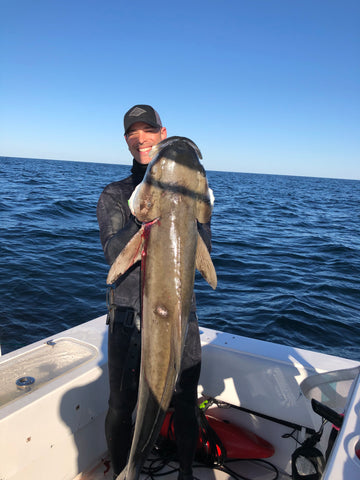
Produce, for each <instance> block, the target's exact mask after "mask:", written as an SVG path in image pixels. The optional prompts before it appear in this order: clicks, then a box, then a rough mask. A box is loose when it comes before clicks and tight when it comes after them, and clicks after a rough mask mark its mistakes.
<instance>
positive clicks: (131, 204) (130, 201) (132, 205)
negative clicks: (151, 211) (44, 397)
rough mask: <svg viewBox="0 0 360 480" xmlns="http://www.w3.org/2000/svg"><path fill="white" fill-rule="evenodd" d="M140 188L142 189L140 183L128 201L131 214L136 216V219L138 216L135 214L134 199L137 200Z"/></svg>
mask: <svg viewBox="0 0 360 480" xmlns="http://www.w3.org/2000/svg"><path fill="white" fill-rule="evenodd" d="M139 187H140V183H139V185H137V186H136V187H135V190H134V191H133V193H132V194H131V197H130V198H129V200H128V205H129V208H130V212H131V213H132V214H133V215H134V217H135V216H136V215H135V213H134V199H135V195H136V193H137V191H138V189H139Z"/></svg>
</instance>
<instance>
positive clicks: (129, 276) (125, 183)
mask: <svg viewBox="0 0 360 480" xmlns="http://www.w3.org/2000/svg"><path fill="white" fill-rule="evenodd" d="M145 171H146V165H141V164H139V163H138V162H136V161H135V160H134V161H133V167H132V169H131V172H132V174H131V175H130V176H129V177H127V178H125V179H124V180H121V181H118V182H113V183H111V184H109V185H108V186H107V187H106V188H105V189H104V191H103V192H102V194H101V196H100V198H99V202H98V206H97V218H98V222H99V227H100V239H101V243H102V246H103V249H104V254H105V258H106V261H107V262H108V264H109V265H111V264H112V263H113V262H114V260H115V258H116V257H117V255H118V254H119V253H120V251H121V250H122V249H123V248H124V246H125V245H126V244H127V243H128V241H129V240H130V238H132V236H133V235H134V234H135V233H136V232H137V231H138V230H139V228H140V225H141V224H140V223H139V222H138V221H137V220H136V219H135V218H134V216H133V215H132V214H131V212H130V209H129V206H128V200H129V198H130V196H131V194H132V192H133V191H134V189H135V187H136V186H137V185H138V184H139V183H140V182H141V181H142V179H143V177H144V174H145ZM198 229H199V232H200V234H201V236H202V238H203V240H204V241H205V243H206V245H207V247H208V248H209V250H210V244H211V233H210V225H209V224H198ZM109 300H110V301H109V304H110V307H109V308H110V310H109V315H108V318H109V323H110V327H109V341H108V365H109V381H110V398H109V410H108V413H107V417H106V422H105V434H106V439H107V444H108V448H109V452H110V456H111V461H112V465H113V469H114V472H115V473H116V474H119V473H120V472H121V471H122V470H123V468H124V467H125V465H126V462H127V457H128V453H129V449H130V445H131V435H132V412H133V410H134V408H135V405H136V401H137V392H138V381H139V370H140V333H139V331H138V328H139V326H138V322H137V319H138V318H139V316H140V262H138V263H137V264H136V265H134V266H133V267H132V268H131V269H130V270H129V271H128V272H126V273H125V274H124V275H123V276H122V277H120V278H119V280H118V281H117V283H116V285H115V290H114V291H113V294H112V295H111V297H110V299H109ZM195 311H196V307H195V296H193V302H192V308H191V313H190V318H189V327H188V332H187V336H186V340H185V347H184V354H183V359H182V365H181V374H180V376H179V380H178V382H177V384H176V387H175V392H174V395H173V399H172V404H173V406H174V408H175V415H174V426H175V435H176V439H177V448H178V456H179V462H180V470H181V476H182V477H184V478H185V479H186V478H190V477H191V475H192V468H191V466H192V462H193V459H194V454H195V449H196V443H197V438H198V418H197V384H198V380H199V375H200V366H201V346H200V336H199V327H198V322H197V317H196V313H195Z"/></svg>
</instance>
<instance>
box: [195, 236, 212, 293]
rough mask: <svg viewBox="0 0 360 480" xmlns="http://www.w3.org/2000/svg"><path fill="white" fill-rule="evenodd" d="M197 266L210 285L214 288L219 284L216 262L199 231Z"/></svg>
mask: <svg viewBox="0 0 360 480" xmlns="http://www.w3.org/2000/svg"><path fill="white" fill-rule="evenodd" d="M196 268H197V269H198V270H199V272H200V273H201V275H202V276H203V277H204V279H205V280H206V281H207V282H208V284H209V285H210V287H212V288H213V289H214V290H215V288H216V286H217V276H216V271H215V267H214V264H213V262H212V260H211V257H210V253H209V251H208V249H207V248H206V245H205V243H204V240H203V239H202V238H201V236H200V234H199V233H198V241H197V247H196Z"/></svg>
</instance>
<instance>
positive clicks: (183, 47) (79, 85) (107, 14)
mask: <svg viewBox="0 0 360 480" xmlns="http://www.w3.org/2000/svg"><path fill="white" fill-rule="evenodd" d="M359 25H360V2H359V1H358V0H338V1H335V0H301V1H300V0H216V1H215V0H191V1H188V0H182V1H181V2H180V1H179V2H173V1H171V0H168V1H163V0H157V1H155V2H149V1H143V0H136V1H122V0H61V1H60V0H57V1H54V0H2V1H1V4H0V41H1V43H0V155H3V156H19V157H34V158H51V159H61V160H79V161H95V162H106V163H120V164H130V163H131V158H130V154H129V152H128V150H127V148H126V145H125V142H124V139H123V124H122V121H123V115H124V113H125V111H126V110H128V108H130V107H131V106H132V105H134V104H136V103H149V104H151V105H153V106H154V107H155V108H156V109H157V110H158V111H159V113H160V116H161V118H162V121H163V124H164V125H165V126H166V127H167V130H168V135H181V136H187V137H189V138H191V139H192V140H194V141H195V142H196V143H197V144H198V146H199V148H200V150H201V151H202V153H203V162H204V166H205V168H206V169H208V170H226V171H240V172H252V173H275V174H290V175H308V176H321V177H335V178H355V179H360V154H359V152H360V28H359Z"/></svg>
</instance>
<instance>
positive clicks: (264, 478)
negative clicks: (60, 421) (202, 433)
mask: <svg viewBox="0 0 360 480" xmlns="http://www.w3.org/2000/svg"><path fill="white" fill-rule="evenodd" d="M269 462H271V458H270V459H269ZM196 465H200V464H199V463H197V462H196V461H195V463H194V469H193V473H194V478H195V479H198V480H228V479H231V478H234V477H233V476H231V474H230V473H228V472H226V471H224V470H221V469H212V468H209V467H206V466H196ZM227 466H228V467H229V468H230V469H232V470H233V471H234V472H235V473H236V474H237V475H239V477H240V479H244V480H245V479H249V480H274V479H275V478H276V479H278V480H289V479H291V476H289V475H287V474H286V473H283V472H277V471H275V470H274V469H273V468H271V466H269V465H267V464H266V463H261V461H256V460H254V461H250V460H240V461H236V462H231V463H228V464H227ZM167 471H168V472H169V473H168V474H166V472H167ZM157 476H159V478H161V479H163V480H176V479H177V476H178V472H177V464H176V463H175V462H171V463H169V464H168V465H167V466H165V467H164V468H163V469H162V470H161V471H160V472H158V473H157V474H155V475H153V476H151V477H150V476H149V475H147V474H142V475H141V476H140V479H141V480H146V479H150V478H152V479H156V477H157ZM112 478H113V472H112V469H111V467H110V461H109V458H108V457H107V456H105V457H104V458H103V459H101V460H100V461H99V463H98V464H97V465H96V466H95V467H94V468H92V469H91V470H89V471H88V472H86V473H82V474H80V475H78V476H77V477H76V478H75V479H74V480H112Z"/></svg>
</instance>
